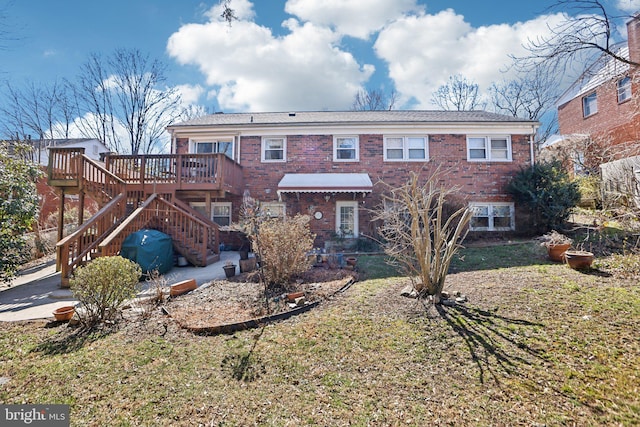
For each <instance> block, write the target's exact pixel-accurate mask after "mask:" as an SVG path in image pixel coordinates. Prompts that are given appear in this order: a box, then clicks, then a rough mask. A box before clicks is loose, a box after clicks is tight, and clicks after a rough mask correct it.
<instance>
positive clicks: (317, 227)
mask: <svg viewBox="0 0 640 427" xmlns="http://www.w3.org/2000/svg"><path fill="white" fill-rule="evenodd" d="M359 140H360V161H358V162H334V161H333V136H332V135H317V136H309V135H289V136H287V152H286V157H287V161H286V163H262V162H261V161H260V159H261V152H260V150H261V138H260V137H242V140H241V146H242V149H241V153H242V154H241V159H240V162H241V164H242V167H243V170H244V173H245V185H246V188H247V189H248V190H249V192H250V194H251V196H252V197H254V198H256V199H258V200H260V201H263V202H269V201H277V200H278V196H277V193H276V190H277V187H278V183H279V181H280V180H281V179H282V177H283V176H284V175H285V174H287V173H332V172H333V173H368V174H369V176H370V177H371V180H372V182H373V183H374V192H373V193H368V194H366V195H365V197H364V198H363V197H362V195H361V194H357V195H356V196H355V200H357V201H358V202H359V206H360V209H359V215H360V217H359V222H360V230H361V231H362V232H365V233H366V232H367V230H369V232H372V231H373V226H371V225H370V214H369V213H368V212H367V209H371V208H374V207H375V206H376V205H377V204H378V203H379V196H378V194H379V193H380V192H381V191H382V189H383V187H382V186H381V185H380V184H376V183H379V181H383V182H385V183H387V184H390V185H399V184H402V183H404V182H405V181H406V180H407V178H408V173H409V171H416V172H421V173H422V174H423V176H424V177H425V178H426V177H427V176H428V175H429V174H430V173H433V172H434V171H435V170H436V169H437V168H438V167H440V168H441V171H442V172H443V173H444V184H445V185H446V186H448V187H449V186H451V187H453V186H455V187H458V188H459V191H458V194H459V196H460V198H461V199H463V200H465V201H485V202H489V201H490V202H500V201H510V200H511V199H510V197H509V196H508V195H507V194H506V185H507V183H508V182H509V180H510V179H511V177H512V176H513V175H514V174H515V173H516V172H517V171H518V170H519V169H520V168H521V167H522V166H527V165H529V164H530V162H531V158H530V147H529V137H528V136H526V135H514V136H512V141H511V142H512V151H513V161H512V162H468V161H467V160H466V159H467V151H466V135H430V136H429V157H430V161H429V162H385V161H384V160H383V136H382V135H360V137H359ZM324 195H325V194H314V193H311V194H305V193H303V194H300V195H299V196H297V195H295V194H291V193H288V194H284V195H283V201H284V202H286V205H287V214H295V213H297V212H301V213H309V211H310V207H313V208H312V209H311V210H312V211H320V212H322V213H323V218H322V219H321V220H316V219H312V222H311V225H312V231H313V232H314V233H316V234H318V240H319V241H320V240H325V239H328V238H329V237H330V236H331V234H332V233H333V232H334V230H335V215H336V213H335V209H336V206H335V202H336V201H337V200H354V195H353V194H341V193H337V194H336V195H335V196H332V197H331V199H330V200H329V201H328V202H326V201H325V200H324ZM234 207H235V204H234ZM311 213H312V212H311Z"/></svg>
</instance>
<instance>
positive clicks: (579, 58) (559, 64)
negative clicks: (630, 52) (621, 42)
mask: <svg viewBox="0 0 640 427" xmlns="http://www.w3.org/2000/svg"><path fill="white" fill-rule="evenodd" d="M548 11H549V12H556V11H558V12H562V13H564V14H566V19H565V20H563V21H562V22H561V23H560V24H558V25H556V26H552V27H549V30H550V31H551V34H550V35H549V36H546V37H539V38H537V39H534V40H530V41H529V43H528V45H527V46H526V48H527V50H528V51H529V55H528V56H526V57H522V58H516V61H517V63H518V65H519V66H520V67H522V68H524V69H528V70H530V69H532V68H534V67H536V66H538V65H539V64H544V65H545V66H546V67H547V68H548V69H549V70H551V71H552V72H555V73H558V72H565V71H567V69H570V68H571V67H572V66H574V65H576V63H577V64H584V63H591V62H593V60H594V59H595V57H596V56H599V55H600V56H605V57H608V58H613V59H615V60H616V61H619V62H621V63H624V64H628V65H640V64H637V63H635V62H633V61H632V60H630V59H629V58H628V57H626V56H623V55H621V54H620V50H619V49H618V46H616V40H615V37H614V36H615V34H614V30H615V28H616V27H617V26H618V25H621V24H624V22H625V21H627V20H628V19H630V18H632V16H631V15H625V14H613V13H611V12H610V11H609V10H608V9H607V7H606V6H605V2H604V1H601V0H556V2H555V3H554V4H553V5H552V6H551V7H549V8H548Z"/></svg>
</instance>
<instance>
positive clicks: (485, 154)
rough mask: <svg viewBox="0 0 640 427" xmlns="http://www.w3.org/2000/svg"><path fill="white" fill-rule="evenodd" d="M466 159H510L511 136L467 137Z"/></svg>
mask: <svg viewBox="0 0 640 427" xmlns="http://www.w3.org/2000/svg"><path fill="white" fill-rule="evenodd" d="M467 160H469V161H494V162H500V161H502V162H509V161H511V138H510V137H508V136H469V137H467Z"/></svg>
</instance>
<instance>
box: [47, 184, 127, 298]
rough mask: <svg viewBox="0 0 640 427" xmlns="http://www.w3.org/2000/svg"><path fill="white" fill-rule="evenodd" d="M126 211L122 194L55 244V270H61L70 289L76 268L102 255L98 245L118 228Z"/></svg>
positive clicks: (63, 278) (63, 279)
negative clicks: (70, 279)
mask: <svg viewBox="0 0 640 427" xmlns="http://www.w3.org/2000/svg"><path fill="white" fill-rule="evenodd" d="M125 211H126V196H125V195H124V194H119V195H118V196H116V197H115V198H114V199H113V200H111V202H109V203H107V204H106V205H105V206H104V207H103V208H102V209H100V210H99V211H98V212H97V213H96V214H95V215H94V216H92V217H91V218H90V219H89V220H88V221H87V222H85V223H84V224H82V225H81V226H80V227H78V229H77V230H76V231H75V232H73V233H72V234H70V235H68V236H67V237H65V238H64V239H62V240H60V241H59V242H58V243H57V244H56V255H57V256H56V270H58V271H60V276H61V279H62V285H63V286H68V284H69V278H70V277H71V274H72V273H73V270H74V269H75V268H76V267H78V266H79V265H82V264H83V263H86V262H88V261H90V260H91V259H92V258H94V257H96V256H98V255H99V250H98V245H99V243H100V242H101V241H102V239H104V238H105V237H106V236H108V235H109V234H110V233H111V232H112V231H113V230H114V229H115V228H116V227H117V226H118V224H119V223H120V221H122V219H123V218H124V216H125Z"/></svg>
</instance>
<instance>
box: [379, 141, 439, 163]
mask: <svg viewBox="0 0 640 427" xmlns="http://www.w3.org/2000/svg"><path fill="white" fill-rule="evenodd" d="M390 139H394V140H398V139H402V158H400V159H396V158H389V157H388V156H387V151H388V150H389V149H390V148H389V141H388V140H390ZM411 139H422V140H424V146H423V149H424V158H410V151H411V150H413V149H414V148H412V147H411V145H410V140H411ZM392 149H395V150H399V149H400V148H399V147H397V148H392ZM383 152H384V155H383V156H384V157H383V159H384V161H385V162H428V161H429V136H428V135H385V136H384V141H383Z"/></svg>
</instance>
